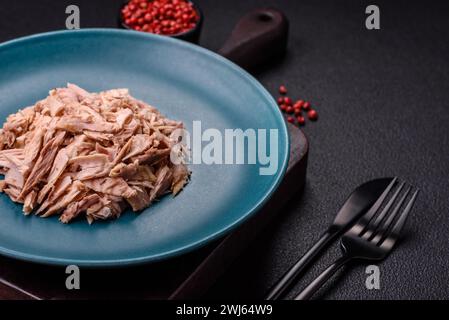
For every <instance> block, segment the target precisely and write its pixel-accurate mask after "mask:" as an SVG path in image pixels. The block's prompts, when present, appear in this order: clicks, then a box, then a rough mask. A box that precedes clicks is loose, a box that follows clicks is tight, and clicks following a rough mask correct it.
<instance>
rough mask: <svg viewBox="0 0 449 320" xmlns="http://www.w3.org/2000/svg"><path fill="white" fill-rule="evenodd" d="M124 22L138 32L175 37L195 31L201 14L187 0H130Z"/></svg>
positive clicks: (123, 14) (123, 18) (124, 10)
mask: <svg viewBox="0 0 449 320" xmlns="http://www.w3.org/2000/svg"><path fill="white" fill-rule="evenodd" d="M122 21H123V22H124V24H125V25H127V26H128V27H129V28H131V29H134V30H136V31H145V32H150V33H156V34H163V35H174V34H179V33H183V32H186V31H189V30H191V29H193V28H194V27H195V26H196V24H197V23H198V21H199V14H198V12H197V10H196V9H195V8H194V6H193V4H192V3H191V2H189V1H187V0H130V1H129V2H128V3H127V4H126V5H125V6H124V7H123V9H122Z"/></svg>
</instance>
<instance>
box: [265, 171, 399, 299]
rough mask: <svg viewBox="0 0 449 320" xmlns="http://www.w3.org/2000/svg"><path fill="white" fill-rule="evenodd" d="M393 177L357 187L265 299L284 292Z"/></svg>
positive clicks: (360, 213) (358, 215)
mask: <svg viewBox="0 0 449 320" xmlns="http://www.w3.org/2000/svg"><path fill="white" fill-rule="evenodd" d="M392 180H393V178H382V179H375V180H371V181H368V182H366V183H364V184H362V185H360V186H359V187H357V188H356V189H355V190H354V191H353V192H352V194H351V195H350V196H349V198H348V199H347V200H346V202H345V203H344V205H343V207H342V208H341V209H340V211H339V212H338V213H337V216H336V217H335V219H334V221H333V223H332V225H331V226H330V227H329V228H328V229H327V230H326V231H325V232H324V233H323V235H322V236H321V237H320V238H319V240H318V241H317V242H316V243H315V244H314V245H313V246H312V247H311V248H310V249H309V250H308V251H307V252H306V254H304V255H303V256H302V258H301V259H299V260H298V262H296V263H295V265H294V266H293V267H292V268H290V270H288V271H287V272H286V273H285V274H284V276H283V277H282V278H281V280H280V281H279V282H278V283H277V284H276V285H275V286H274V287H273V288H272V289H271V290H270V292H269V293H268V294H267V296H266V298H265V299H266V300H276V299H278V298H280V297H281V295H283V294H284V292H285V291H286V290H287V288H289V287H290V285H291V284H292V282H293V281H294V280H295V279H296V278H297V276H298V275H299V274H300V273H301V272H302V271H303V270H304V269H305V268H306V267H307V266H309V265H310V263H311V262H312V261H313V259H314V258H315V257H316V256H317V255H318V254H319V253H320V252H322V250H323V249H324V248H325V247H327V245H329V244H330V243H331V242H332V241H334V240H335V239H336V238H337V237H338V236H340V235H341V234H343V233H344V232H345V231H346V230H347V229H348V228H350V227H351V226H352V224H353V223H354V222H355V221H356V219H358V218H359V217H360V216H361V215H363V214H364V213H365V212H366V211H367V210H368V209H369V208H370V207H371V206H372V205H373V204H374V203H375V201H376V200H377V199H378V198H379V197H380V195H381V194H382V192H383V191H384V190H385V189H386V188H387V187H388V185H389V184H390V183H391V181H392Z"/></svg>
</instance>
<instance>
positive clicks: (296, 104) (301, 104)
mask: <svg viewBox="0 0 449 320" xmlns="http://www.w3.org/2000/svg"><path fill="white" fill-rule="evenodd" d="M303 105H304V101H302V100H298V101H296V102H295V104H294V105H293V107H294V108H298V109H301V108H302V106H303Z"/></svg>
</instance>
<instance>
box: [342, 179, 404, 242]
mask: <svg viewBox="0 0 449 320" xmlns="http://www.w3.org/2000/svg"><path fill="white" fill-rule="evenodd" d="M397 181H398V178H397V177H394V179H393V180H391V182H390V184H389V185H388V186H387V187H386V188H385V190H384V192H382V194H381V195H380V197H379V198H377V200H376V202H375V203H374V204H373V205H372V206H371V208H370V209H369V210H368V212H367V213H365V215H363V216H362V217H361V219H360V220H359V221H358V222H357V223H356V224H355V225H354V226H353V227H352V228H351V229H350V231H351V232H352V233H354V234H357V235H361V234H363V232H365V230H366V227H367V225H368V224H369V222H370V221H371V219H372V218H373V217H374V215H375V214H376V213H377V211H378V210H379V208H380V206H381V205H382V203H383V202H384V201H385V198H386V197H387V195H388V193H389V192H390V190H391V188H393V186H394V185H395V183H396V182H397Z"/></svg>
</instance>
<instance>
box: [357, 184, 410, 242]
mask: <svg viewBox="0 0 449 320" xmlns="http://www.w3.org/2000/svg"><path fill="white" fill-rule="evenodd" d="M404 186H405V182H402V183H401V184H400V185H399V187H398V188H397V189H396V191H395V192H394V194H393V196H392V197H391V198H390V200H388V202H387V204H386V205H385V207H384V208H383V209H382V211H381V212H380V213H379V214H378V215H377V217H375V218H373V219H371V221H370V222H369V223H368V225H367V226H366V227H365V229H364V232H362V234H361V235H362V238H364V239H367V240H368V239H370V238H372V237H373V235H374V233H375V232H376V229H377V227H378V226H379V225H380V223H381V222H382V220H383V219H384V218H385V216H386V215H387V213H388V212H389V211H390V208H391V206H392V205H393V203H394V202H395V201H396V199H397V198H398V196H399V193H400V192H401V191H402V188H404Z"/></svg>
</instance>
